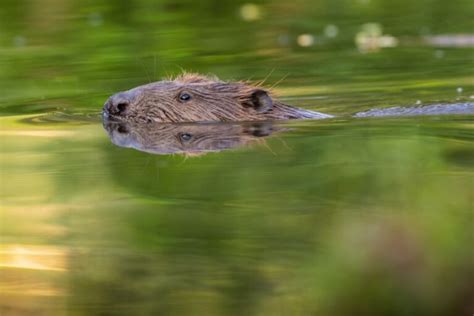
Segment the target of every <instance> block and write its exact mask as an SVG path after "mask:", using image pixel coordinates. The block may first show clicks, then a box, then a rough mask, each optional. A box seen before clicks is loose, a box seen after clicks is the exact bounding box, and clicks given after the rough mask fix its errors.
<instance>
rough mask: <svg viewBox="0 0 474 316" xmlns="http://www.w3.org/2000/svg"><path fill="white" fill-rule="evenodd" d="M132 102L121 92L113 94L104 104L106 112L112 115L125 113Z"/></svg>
mask: <svg viewBox="0 0 474 316" xmlns="http://www.w3.org/2000/svg"><path fill="white" fill-rule="evenodd" d="M129 105H130V102H129V101H128V100H127V99H125V98H124V97H123V96H122V95H121V94H118V95H113V96H111V97H110V98H109V99H108V100H107V102H105V105H104V112H105V113H107V114H112V115H123V114H125V113H126V112H127V108H128V107H129Z"/></svg>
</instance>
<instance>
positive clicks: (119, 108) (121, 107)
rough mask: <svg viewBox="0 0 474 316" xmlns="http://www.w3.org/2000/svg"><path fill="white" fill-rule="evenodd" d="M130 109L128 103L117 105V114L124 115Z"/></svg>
mask: <svg viewBox="0 0 474 316" xmlns="http://www.w3.org/2000/svg"><path fill="white" fill-rule="evenodd" d="M127 107H128V103H125V102H120V103H119V104H117V114H122V113H123V112H125V110H126V109H127Z"/></svg>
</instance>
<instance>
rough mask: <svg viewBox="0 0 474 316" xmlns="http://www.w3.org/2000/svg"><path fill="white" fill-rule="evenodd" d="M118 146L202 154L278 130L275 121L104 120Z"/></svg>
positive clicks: (259, 138) (247, 142) (160, 152)
mask: <svg viewBox="0 0 474 316" xmlns="http://www.w3.org/2000/svg"><path fill="white" fill-rule="evenodd" d="M103 125H104V128H105V130H106V131H107V133H108V135H109V137H110V140H111V141H112V143H114V144H115V145H117V146H120V147H126V148H134V149H136V150H139V151H143V152H148V153H152V154H157V155H168V154H185V155H202V154H206V153H209V152H220V151H223V150H229V149H235V148H239V147H245V146H249V145H251V144H253V143H260V142H263V140H264V138H265V137H268V136H270V135H272V133H274V132H275V131H278V129H277V128H276V127H274V126H273V124H272V122H252V123H189V124H183V123H181V124H163V123H161V124H160V123H148V124H134V123H126V122H114V121H108V120H106V119H105V120H104V122H103Z"/></svg>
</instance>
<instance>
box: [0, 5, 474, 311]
mask: <svg viewBox="0 0 474 316" xmlns="http://www.w3.org/2000/svg"><path fill="white" fill-rule="evenodd" d="M245 3H246V1H200V2H194V1H146V0H141V1H134V2H131V1H121V2H116V1H99V2H97V1H59V0H48V1H46V2H41V3H40V2H28V1H4V2H2V4H0V9H1V10H0V29H1V32H0V50H1V54H0V55H1V57H0V84H1V86H2V87H3V89H2V91H3V93H2V95H1V96H0V113H1V115H2V116H1V117H0V134H1V142H0V148H1V156H0V163H1V167H0V172H1V173H0V176H1V179H0V180H1V181H0V195H1V205H0V206H1V209H0V314H1V315H32V314H33V315H463V314H466V315H470V314H472V310H473V307H472V293H474V288H473V287H472V280H471V279H470V277H471V278H472V274H473V272H474V271H473V270H474V267H473V265H472V262H473V261H472V258H473V253H472V232H473V230H472V227H473V225H472V224H473V215H472V211H473V179H474V178H473V176H474V173H473V172H474V149H473V148H474V146H473V145H474V137H473V125H472V116H438V117H416V118H388V119H387V118H383V119H382V118H379V119H374V118H372V119H367V118H357V119H356V118H354V119H348V118H347V117H343V118H336V119H331V120H327V121H315V122H312V121H304V122H290V123H284V124H280V125H278V128H279V130H278V132H275V133H273V134H272V135H270V136H269V137H265V138H264V139H262V140H259V141H254V142H249V143H246V144H243V145H242V146H236V147H235V148H232V149H229V150H223V151H221V152H217V153H208V154H200V155H188V156H183V155H151V154H148V153H144V152H140V151H137V150H133V149H126V148H121V147H117V146H115V145H114V144H112V143H111V142H110V140H109V138H108V136H107V133H106V131H105V130H104V128H103V127H102V123H101V121H100V118H99V115H98V113H99V110H100V108H101V106H102V104H103V103H104V101H105V99H106V98H107V97H108V96H109V95H110V94H112V93H113V92H116V91H119V90H123V89H128V88H130V87H133V86H135V85H138V84H143V83H145V82H147V81H149V80H152V79H154V78H161V77H163V76H166V75H167V74H176V73H179V72H180V71H181V67H182V68H184V69H189V70H193V71H198V72H202V73H215V74H217V75H218V76H220V77H222V78H224V79H247V78H253V79H254V80H256V81H259V80H263V79H264V78H265V77H268V78H267V79H266V80H267V84H268V86H272V85H274V84H276V87H275V92H276V93H277V94H279V95H281V96H282V97H283V98H284V99H286V100H287V102H289V103H292V104H296V105H299V106H303V107H306V108H313V109H317V110H320V111H322V112H327V113H334V114H350V113H355V112H358V111H362V110H366V109H370V108H372V107H375V106H377V107H384V106H405V105H414V104H416V103H417V102H418V101H419V102H421V103H422V104H427V103H431V102H450V103H452V102H466V101H470V100H472V95H474V89H473V86H472V82H473V78H474V76H473V49H472V45H470V46H469V45H468V43H467V44H466V43H465V42H463V43H464V44H462V43H461V44H459V43H460V42H462V37H460V35H461V34H464V36H465V35H466V34H467V35H469V34H470V33H472V29H473V22H472V19H471V17H472V15H473V14H474V8H473V6H472V4H471V2H470V1H467V0H466V1H464V0H454V1H449V2H448V1H434V0H432V1H398V2H393V1H388V0H387V1H384V0H378V1H375V0H372V1H353V2H350V3H349V2H347V1H300V0H296V1H291V3H288V2H287V1H279V0H277V1H258V2H255V3H253V4H251V5H249V4H245ZM367 23H376V24H369V25H367ZM374 25H375V26H374ZM360 32H362V33H363V34H362V35H361V33H360ZM364 32H365V33H364ZM358 34H359V35H358ZM364 34H365V35H364ZM367 34H368V35H367ZM371 34H372V35H371ZM373 34H375V35H374V36H373ZM439 35H450V36H451V37H450V38H451V39H457V40H458V42H457V43H458V44H452V42H451V44H449V41H448V43H446V42H445V43H444V44H439V42H436V40H435V39H433V38H434V37H436V36H439ZM357 36H359V46H358V45H357V44H356V40H357ZM361 36H362V38H363V40H362V42H364V41H366V42H367V43H368V44H367V45H366V46H360V45H361V44H360V38H361ZM364 36H365V37H364ZM384 36H385V38H384ZM469 36H472V34H471V35H469ZM455 42H456V41H455ZM384 43H385V44H384ZM387 43H388V44H390V45H388V44H387ZM436 43H438V44H436ZM384 46H391V47H384ZM282 78H284V80H282V81H281V82H279V81H280V79H282Z"/></svg>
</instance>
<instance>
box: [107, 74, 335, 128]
mask: <svg viewBox="0 0 474 316" xmlns="http://www.w3.org/2000/svg"><path fill="white" fill-rule="evenodd" d="M103 115H104V118H107V119H116V120H120V121H127V122H160V123H180V122H216V121H217V122H238V121H268V120H288V119H322V118H330V117H332V115H329V114H324V113H319V112H316V111H310V110H304V109H300V108H296V107H293V106H290V105H287V104H284V103H282V102H280V101H278V100H276V99H274V98H273V96H272V95H271V93H270V92H269V91H268V90H266V89H263V88H262V87H259V86H255V85H252V84H250V83H248V82H241V81H240V82H226V81H221V80H219V79H218V78H217V77H212V76H203V75H199V74H192V73H185V74H183V75H180V76H178V77H176V78H175V79H174V80H163V81H159V82H154V83H150V84H146V85H143V86H139V87H136V88H134V89H131V90H128V91H124V92H119V93H117V94H114V95H113V96H111V97H110V98H109V99H108V100H107V102H106V103H105V105H104V108H103Z"/></svg>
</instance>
